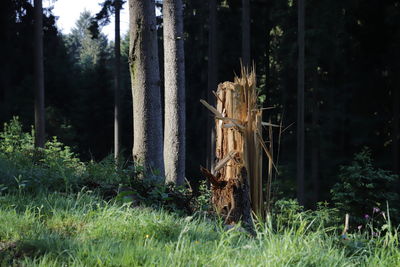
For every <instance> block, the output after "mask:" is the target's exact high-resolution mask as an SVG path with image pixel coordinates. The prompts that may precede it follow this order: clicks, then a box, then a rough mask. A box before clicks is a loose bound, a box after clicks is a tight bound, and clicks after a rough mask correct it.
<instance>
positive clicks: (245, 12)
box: [242, 0, 250, 67]
mask: <svg viewBox="0 0 400 267" xmlns="http://www.w3.org/2000/svg"><path fill="white" fill-rule="evenodd" d="M242 61H243V66H245V67H249V66H250V4H249V0H242Z"/></svg>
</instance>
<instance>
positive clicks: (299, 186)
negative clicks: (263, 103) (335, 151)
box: [297, 0, 304, 205]
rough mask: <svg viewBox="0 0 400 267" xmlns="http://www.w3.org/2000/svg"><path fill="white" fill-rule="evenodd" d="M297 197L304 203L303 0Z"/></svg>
mask: <svg viewBox="0 0 400 267" xmlns="http://www.w3.org/2000/svg"><path fill="white" fill-rule="evenodd" d="M298 49H299V50H298V53H299V55H298V56H299V58H298V70H297V71H298V72H297V199H298V201H299V203H300V205H304V0H299V1H298Z"/></svg>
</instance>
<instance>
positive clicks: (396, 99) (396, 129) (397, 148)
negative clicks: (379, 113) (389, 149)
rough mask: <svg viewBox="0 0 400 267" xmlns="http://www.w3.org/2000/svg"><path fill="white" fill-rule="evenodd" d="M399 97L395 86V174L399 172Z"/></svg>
mask: <svg viewBox="0 0 400 267" xmlns="http://www.w3.org/2000/svg"><path fill="white" fill-rule="evenodd" d="M394 86H396V85H394ZM399 98H400V95H399V90H398V88H397V87H395V88H394V89H393V172H394V173H395V174H399V136H400V134H399Z"/></svg>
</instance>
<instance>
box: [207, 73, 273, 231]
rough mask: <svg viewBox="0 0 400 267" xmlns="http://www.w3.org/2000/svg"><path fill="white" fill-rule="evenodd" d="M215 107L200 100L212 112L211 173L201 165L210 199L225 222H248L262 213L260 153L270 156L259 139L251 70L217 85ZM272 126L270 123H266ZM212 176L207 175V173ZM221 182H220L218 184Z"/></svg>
mask: <svg viewBox="0 0 400 267" xmlns="http://www.w3.org/2000/svg"><path fill="white" fill-rule="evenodd" d="M215 97H216V107H212V106H210V105H209V104H207V103H206V102H205V101H202V103H203V104H204V105H205V106H206V107H207V108H208V109H209V110H210V111H211V112H212V113H214V115H215V126H216V127H215V129H216V151H215V152H216V153H215V154H216V164H215V166H216V167H215V170H214V173H210V172H208V174H207V171H205V170H204V169H203V171H202V172H203V173H204V174H205V176H206V177H207V178H208V179H209V180H210V182H211V184H212V202H213V205H214V207H215V209H216V211H217V213H219V214H220V215H221V216H223V217H224V218H225V222H226V223H228V224H229V223H235V222H238V221H240V220H241V221H243V223H244V224H245V226H246V225H247V226H250V225H252V224H253V223H252V216H251V214H252V212H254V213H255V214H256V215H257V216H260V217H264V215H265V208H264V194H263V190H262V189H263V185H262V153H263V150H264V151H265V152H266V154H267V156H268V158H269V160H270V161H271V164H272V156H271V153H269V151H268V148H267V146H266V145H265V144H264V141H263V139H262V134H261V133H262V125H263V122H262V121H261V118H262V111H263V109H262V108H260V107H259V106H258V105H257V98H258V95H257V92H256V78H255V73H254V71H252V72H251V73H249V72H248V71H246V70H245V69H242V73H241V77H240V78H239V77H236V78H235V80H234V82H224V83H221V84H219V85H218V90H217V92H215ZM269 126H270V127H272V126H271V125H269ZM210 175H211V176H212V177H211V176H210ZM221 185H223V186H221Z"/></svg>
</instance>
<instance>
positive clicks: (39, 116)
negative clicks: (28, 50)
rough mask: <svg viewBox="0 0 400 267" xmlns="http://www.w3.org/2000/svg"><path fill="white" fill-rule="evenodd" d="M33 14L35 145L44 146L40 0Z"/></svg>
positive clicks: (41, 16) (35, 2)
mask: <svg viewBox="0 0 400 267" xmlns="http://www.w3.org/2000/svg"><path fill="white" fill-rule="evenodd" d="M34 8H35V9H34V12H35V13H34V14H35V17H34V18H35V32H34V33H35V147H42V148H43V147H44V143H45V115H44V67H43V11H42V0H35V1H34Z"/></svg>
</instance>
